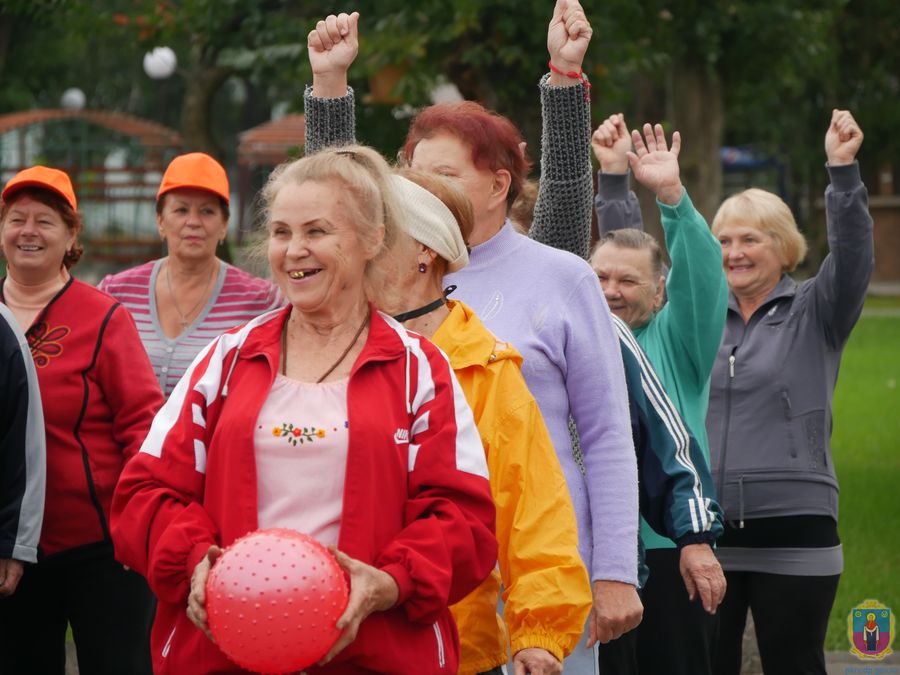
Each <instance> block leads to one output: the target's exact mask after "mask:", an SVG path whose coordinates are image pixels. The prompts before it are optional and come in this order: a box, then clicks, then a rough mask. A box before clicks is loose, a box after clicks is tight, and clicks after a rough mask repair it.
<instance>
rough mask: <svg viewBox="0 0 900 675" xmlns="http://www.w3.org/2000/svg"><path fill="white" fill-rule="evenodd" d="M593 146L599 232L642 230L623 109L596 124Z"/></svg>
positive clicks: (595, 199)
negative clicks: (632, 185) (630, 178)
mask: <svg viewBox="0 0 900 675" xmlns="http://www.w3.org/2000/svg"><path fill="white" fill-rule="evenodd" d="M591 148H593V150H594V156H595V157H596V158H597V161H598V162H599V163H600V170H599V171H598V172H597V186H598V190H597V196H596V197H594V211H595V213H596V214H597V229H598V231H599V232H600V235H601V236H602V235H603V234H605V233H606V232H612V231H613V230H622V229H625V228H633V229H635V230H643V229H644V220H643V218H642V216H641V205H640V204H639V203H638V199H637V195H635V194H634V192H633V191H631V190H629V189H628V152H629V151H630V150H631V134H630V133H628V127H627V126H626V125H625V116H624V115H623V114H622V113H616V114H615V115H610V116H609V117H608V118H606V119H605V120H604V121H603V122H602V123H601V124H600V126H598V127H597V129H596V130H595V131H594V135H593V136H591Z"/></svg>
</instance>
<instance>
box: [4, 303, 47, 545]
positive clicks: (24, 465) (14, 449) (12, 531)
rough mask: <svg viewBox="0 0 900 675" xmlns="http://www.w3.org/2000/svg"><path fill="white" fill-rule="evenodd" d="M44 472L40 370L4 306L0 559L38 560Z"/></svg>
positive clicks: (44, 449)
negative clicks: (36, 369) (37, 370)
mask: <svg viewBox="0 0 900 675" xmlns="http://www.w3.org/2000/svg"><path fill="white" fill-rule="evenodd" d="M46 472H47V465H46V446H45V440H44V415H43V410H42V408H41V394H40V389H39V385H38V379H37V372H36V371H35V368H34V362H33V361H32V359H31V351H30V350H29V348H28V342H27V340H26V339H25V336H24V335H23V334H22V331H21V330H20V329H19V326H18V324H17V323H16V320H15V317H13V315H12V312H10V311H9V309H8V308H7V307H6V306H5V305H3V304H2V303H0V559H10V558H12V559H15V560H21V561H23V562H35V561H36V560H37V550H38V541H39V540H40V537H41V525H42V524H43V521H44V490H45V484H46V475H47V473H46Z"/></svg>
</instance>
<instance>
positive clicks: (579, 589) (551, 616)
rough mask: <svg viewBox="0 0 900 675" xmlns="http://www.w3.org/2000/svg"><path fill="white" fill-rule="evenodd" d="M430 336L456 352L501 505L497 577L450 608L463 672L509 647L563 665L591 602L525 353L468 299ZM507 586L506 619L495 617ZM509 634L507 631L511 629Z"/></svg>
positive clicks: (501, 656)
mask: <svg viewBox="0 0 900 675" xmlns="http://www.w3.org/2000/svg"><path fill="white" fill-rule="evenodd" d="M449 306H450V316H448V317H447V319H446V320H445V321H444V322H443V323H442V324H441V325H440V327H439V328H438V329H437V331H436V332H435V334H434V335H433V336H432V338H431V341H432V342H434V344H436V345H437V346H438V347H440V348H441V349H442V350H443V351H444V352H446V354H447V356H448V357H449V358H450V365H451V366H452V368H453V370H454V372H455V373H456V377H457V379H458V380H459V383H460V385H461V387H462V390H463V392H464V393H465V396H466V399H467V400H468V402H469V405H470V406H471V407H472V412H473V413H474V416H475V422H476V424H477V425H478V431H479V433H480V434H481V440H482V442H483V443H484V452H485V455H486V457H487V465H488V472H489V474H490V483H491V493H492V495H493V497H494V503H495V505H496V507H497V541H498V543H499V545H500V548H499V553H498V559H499V567H500V570H499V573H498V571H497V570H496V569H495V570H494V572H493V573H492V574H491V576H489V577H488V578H487V579H486V580H485V581H484V582H483V583H482V584H481V586H479V587H478V588H477V589H475V590H474V591H473V592H472V593H471V594H470V595H468V596H467V597H466V598H464V599H463V600H462V601H460V602H459V603H457V604H456V605H454V606H453V607H451V608H450V611H451V612H452V613H453V618H454V619H455V620H456V625H457V627H458V629H459V639H460V659H459V665H460V667H459V672H460V673H462V674H464V675H467V674H469V673H480V672H483V671H486V670H490V669H492V668H494V667H496V666H499V665H501V664H503V663H506V662H507V661H508V654H507V649H508V648H510V649H511V653H512V654H515V653H516V652H518V651H519V650H521V649H526V648H529V647H537V648H541V649H546V650H547V651H548V652H550V653H551V654H553V655H554V656H555V657H556V658H558V659H559V660H560V661H561V660H562V659H563V657H565V656H567V655H568V654H569V653H571V651H572V650H573V649H574V648H575V645H576V644H577V643H578V640H579V639H580V638H581V633H582V630H583V629H584V623H585V621H586V619H587V615H588V612H589V611H590V608H591V601H592V596H591V586H590V583H589V581H588V574H587V570H586V569H585V567H584V564H583V563H582V561H581V556H580V555H579V554H578V533H577V529H576V525H575V512H574V510H573V508H572V500H571V498H570V496H569V489H568V487H567V486H566V480H565V478H564V477H563V473H562V469H560V466H559V460H558V459H557V458H556V452H555V451H554V449H553V445H552V444H551V441H550V436H549V434H548V433H547V428H546V427H545V426H544V419H543V418H542V417H541V412H540V410H539V409H538V405H537V402H536V401H535V400H534V397H533V396H532V395H531V392H530V391H528V387H527V385H526V384H525V379H524V378H523V377H522V373H521V372H520V370H519V369H520V366H521V364H522V356H521V355H520V354H519V352H517V351H516V350H515V349H514V348H513V347H512V346H511V345H509V344H508V343H505V342H498V341H497V339H496V338H495V337H494V335H493V334H492V333H491V332H490V331H489V330H488V329H487V328H486V327H485V326H484V324H483V323H481V320H480V319H479V318H478V317H477V316H476V315H475V313H474V312H473V311H472V310H471V309H470V308H469V307H467V306H466V305H465V304H464V303H462V302H450V303H449ZM501 580H502V582H503V589H504V590H503V602H504V618H505V626H504V619H501V618H500V617H499V616H498V615H497V598H498V596H499V593H500V582H501ZM507 630H508V635H507Z"/></svg>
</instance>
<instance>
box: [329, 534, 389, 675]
mask: <svg viewBox="0 0 900 675" xmlns="http://www.w3.org/2000/svg"><path fill="white" fill-rule="evenodd" d="M329 548H330V550H331V552H332V553H333V554H334V557H335V558H336V559H337V561H338V564H339V565H340V566H341V567H342V568H343V569H344V571H346V572H347V574H349V575H350V599H349V600H348V601H347V609H345V610H344V613H343V614H342V615H341V618H340V619H338V620H337V627H338V629H339V630H342V631H343V633H342V634H341V637H340V638H339V639H338V641H337V642H335V643H334V646H333V647H332V648H331V649H330V650H329V652H328V653H327V654H326V655H325V658H323V659H322V660H321V661H319V665H325V664H326V663H328V662H329V661H331V659H333V658H334V657H335V656H337V655H338V654H339V653H340V652H341V651H342V650H343V649H344V647H346V646H347V645H349V644H350V643H351V642H353V640H355V639H356V633H357V631H359V625H360V624H361V623H362V622H363V621H364V620H365V618H366V617H367V616H369V614H371V613H372V612H383V611H384V610H386V609H390V608H391V607H393V606H394V605H396V604H397V598H398V597H399V595H400V589H399V588H398V587H397V582H396V581H394V577H392V576H391V575H390V574H388V573H387V572H382V571H381V570H380V569H377V568H375V567H372V566H371V565H367V564H366V563H364V562H360V561H359V560H355V559H353V558H351V557H350V556H348V555H347V554H346V553H342V552H341V551H338V550H337V549H336V548H334V547H333V546H332V547H329Z"/></svg>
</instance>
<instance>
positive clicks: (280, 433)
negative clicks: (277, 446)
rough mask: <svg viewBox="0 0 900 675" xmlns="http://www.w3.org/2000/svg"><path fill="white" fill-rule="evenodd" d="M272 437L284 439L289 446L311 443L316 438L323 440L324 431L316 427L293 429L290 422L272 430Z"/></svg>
mask: <svg viewBox="0 0 900 675" xmlns="http://www.w3.org/2000/svg"><path fill="white" fill-rule="evenodd" d="M272 435H273V436H276V437H278V438H281V437H284V439H285V440H286V441H287V442H288V443H290V444H291V445H297V444H298V443H300V444H303V443H304V442H306V443H312V442H313V441H314V440H316V439H317V438H325V430H324V429H318V428H316V427H299V426H298V427H295V426H294V425H293V424H292V423H290V422H282V424H281V426H280V427H275V428H274V429H272Z"/></svg>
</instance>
